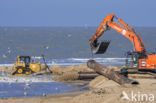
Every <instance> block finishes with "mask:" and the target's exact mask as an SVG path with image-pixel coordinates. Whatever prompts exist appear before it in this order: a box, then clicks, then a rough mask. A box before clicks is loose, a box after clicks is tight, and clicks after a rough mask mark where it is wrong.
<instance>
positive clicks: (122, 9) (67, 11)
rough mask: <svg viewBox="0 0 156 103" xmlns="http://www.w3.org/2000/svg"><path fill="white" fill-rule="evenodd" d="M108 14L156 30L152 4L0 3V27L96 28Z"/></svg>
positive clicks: (132, 0)
mask: <svg viewBox="0 0 156 103" xmlns="http://www.w3.org/2000/svg"><path fill="white" fill-rule="evenodd" d="M112 13H113V14H115V15H116V16H117V17H119V18H122V19H123V20H124V21H125V22H126V23H128V24H129V25H131V26H145V27H148V26H150V27H151V26H155V27H156V0H0V26H63V27H64V26H65V27H66V26H97V25H99V24H100V22H101V21H102V20H103V18H104V17H105V16H106V15H108V14H112Z"/></svg>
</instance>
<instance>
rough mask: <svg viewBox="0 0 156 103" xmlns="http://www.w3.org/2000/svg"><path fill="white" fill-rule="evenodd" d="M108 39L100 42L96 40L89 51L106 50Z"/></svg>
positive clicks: (100, 52) (99, 51)
mask: <svg viewBox="0 0 156 103" xmlns="http://www.w3.org/2000/svg"><path fill="white" fill-rule="evenodd" d="M109 44H110V41H108V40H105V41H102V42H97V43H96V44H95V45H91V51H92V53H93V54H103V53H105V52H106V50H107V48H108V46H109Z"/></svg>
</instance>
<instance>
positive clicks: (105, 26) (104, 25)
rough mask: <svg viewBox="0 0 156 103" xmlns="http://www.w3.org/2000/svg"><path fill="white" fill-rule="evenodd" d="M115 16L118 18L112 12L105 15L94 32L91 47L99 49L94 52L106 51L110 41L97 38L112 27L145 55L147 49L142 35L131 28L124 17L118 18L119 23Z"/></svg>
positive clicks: (136, 50) (135, 49) (137, 50)
mask: <svg viewBox="0 0 156 103" xmlns="http://www.w3.org/2000/svg"><path fill="white" fill-rule="evenodd" d="M114 18H117V17H115V15H114V14H110V15H108V16H107V17H105V18H104V20H103V21H102V22H101V24H100V25H99V27H98V28H97V31H96V33H95V34H94V36H93V37H92V38H90V39H89V41H90V45H91V47H92V48H94V49H93V50H97V52H93V53H94V54H99V51H98V50H103V52H100V53H104V52H105V51H106V49H107V48H108V45H109V43H108V42H102V43H98V42H97V40H98V38H99V37H101V36H102V34H104V32H105V31H107V30H109V29H110V28H112V29H114V30H116V31H117V32H119V33H120V34H122V35H123V36H124V37H126V38H127V39H129V40H130V41H131V43H132V44H133V47H134V50H133V51H135V52H142V53H143V54H144V55H145V54H146V53H145V52H146V50H145V47H144V44H143V41H142V39H141V38H140V36H139V35H138V34H137V33H136V32H135V31H134V29H133V28H131V27H130V26H129V25H128V24H126V23H125V22H123V21H122V19H118V18H117V21H118V22H119V23H118V22H116V21H114ZM100 44H101V45H102V46H101V45H100ZM100 47H101V48H103V49H101V48H100ZM97 48H98V49H97Z"/></svg>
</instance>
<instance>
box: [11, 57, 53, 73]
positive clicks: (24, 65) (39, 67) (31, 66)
mask: <svg viewBox="0 0 156 103" xmlns="http://www.w3.org/2000/svg"><path fill="white" fill-rule="evenodd" d="M43 60H44V63H45V65H43V64H41V63H40V62H39V61H37V62H35V60H34V59H32V58H31V57H30V56H17V61H16V62H15V63H14V65H13V68H14V69H15V71H13V72H12V75H29V74H32V73H37V72H41V71H44V70H45V71H47V69H48V70H49V72H51V71H50V69H49V67H48V65H47V64H46V62H45V59H44V56H43Z"/></svg>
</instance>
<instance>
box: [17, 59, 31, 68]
mask: <svg viewBox="0 0 156 103" xmlns="http://www.w3.org/2000/svg"><path fill="white" fill-rule="evenodd" d="M30 60H31V59H30V56H19V57H18V61H20V62H23V63H24V64H25V67H29V65H30Z"/></svg>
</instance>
